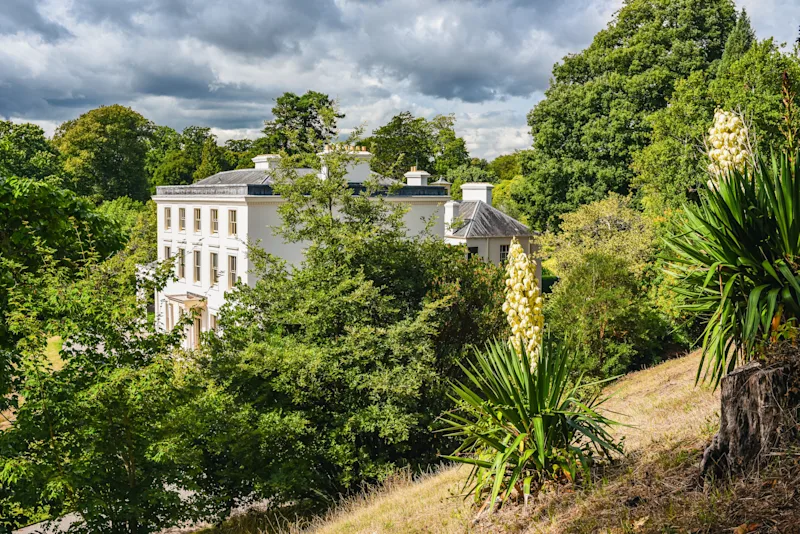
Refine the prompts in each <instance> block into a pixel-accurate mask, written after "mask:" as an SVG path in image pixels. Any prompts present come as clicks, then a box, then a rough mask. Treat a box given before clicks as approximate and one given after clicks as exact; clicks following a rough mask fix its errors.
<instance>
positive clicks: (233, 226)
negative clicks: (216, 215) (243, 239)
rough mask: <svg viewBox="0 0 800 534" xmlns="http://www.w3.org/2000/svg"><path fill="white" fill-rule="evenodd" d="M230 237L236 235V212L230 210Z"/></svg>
mask: <svg viewBox="0 0 800 534" xmlns="http://www.w3.org/2000/svg"><path fill="white" fill-rule="evenodd" d="M228 235H236V210H228Z"/></svg>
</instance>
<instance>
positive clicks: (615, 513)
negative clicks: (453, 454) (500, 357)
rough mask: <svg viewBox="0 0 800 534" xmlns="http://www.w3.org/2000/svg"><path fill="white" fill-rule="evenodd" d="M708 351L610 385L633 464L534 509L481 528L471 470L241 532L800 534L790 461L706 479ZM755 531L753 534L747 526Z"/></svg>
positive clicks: (711, 423) (713, 414) (710, 405)
mask: <svg viewBox="0 0 800 534" xmlns="http://www.w3.org/2000/svg"><path fill="white" fill-rule="evenodd" d="M698 363H699V354H697V353H694V354H691V355H689V356H686V357H683V358H678V359H675V360H670V361H668V362H666V363H664V364H661V365H659V366H656V367H653V368H652V369H647V370H644V371H640V372H637V373H632V374H630V375H628V376H626V377H624V378H623V379H622V380H620V381H618V382H617V383H615V384H613V385H612V386H610V387H609V388H608V389H607V390H606V393H608V394H609V395H611V396H612V397H611V399H610V400H609V402H608V403H607V404H606V409H607V410H609V411H612V412H614V418H615V419H616V420H618V421H620V422H621V423H624V424H625V425H628V426H621V427H618V428H617V436H618V437H624V439H625V448H626V456H625V458H622V459H620V461H618V462H617V463H616V464H615V465H610V466H606V467H605V468H603V469H602V470H597V471H596V472H595V473H594V477H593V479H592V480H591V481H589V482H588V483H586V484H584V485H583V486H575V487H565V486H561V487H555V488H552V489H551V490H549V491H548V492H546V493H542V494H540V495H539V496H538V497H537V499H536V501H535V502H534V503H533V504H531V505H529V506H528V507H524V506H516V505H511V506H506V507H505V508H504V509H502V510H501V511H500V512H498V513H496V514H494V515H492V516H488V517H483V518H480V519H479V520H478V521H476V520H475V510H474V509H473V508H472V507H471V506H470V504H471V500H466V501H465V500H464V499H462V498H454V497H453V496H454V495H456V494H457V493H458V492H459V491H460V489H461V484H463V480H464V476H465V475H466V469H465V468H461V469H459V468H453V467H450V468H444V469H443V470H442V471H441V472H439V473H438V474H434V475H429V476H425V477H422V478H421V479H419V480H416V481H414V480H411V479H410V478H409V477H405V478H402V477H401V478H400V479H398V480H394V481H390V482H389V483H388V484H387V485H385V486H384V487H382V488H379V489H377V490H375V491H372V492H367V493H365V494H364V495H361V496H360V497H358V498H356V499H351V500H350V501H348V502H347V503H344V504H342V505H341V506H340V508H339V509H338V510H336V511H334V512H332V513H331V514H329V515H328V516H326V517H324V518H319V519H318V520H316V521H315V522H313V523H312V524H311V526H310V527H309V526H307V527H306V528H305V529H301V528H300V526H299V524H297V523H294V524H290V525H288V527H287V526H284V528H280V529H275V528H268V527H258V528H253V527H249V528H248V527H247V526H245V525H244V524H243V523H242V524H241V526H242V528H237V529H232V530H223V531H220V532H226V533H230V534H234V533H236V534H239V533H241V534H244V533H253V534H256V533H264V532H277V531H284V532H285V531H288V532H300V531H304V532H312V533H315V534H359V533H363V534H373V533H374V534H383V533H390V532H392V533H448V534H449V533H473V532H475V533H495V532H503V533H526V534H532V533H537V534H539V533H541V534H545V533H546V534H567V533H578V534H589V533H614V534H627V533H653V534H655V533H659V534H669V533H692V534H701V533H703V534H706V533H708V534H711V533H722V532H727V533H731V532H734V533H737V534H738V533H744V532H756V533H766V532H774V533H781V534H787V533H789V534H790V533H795V532H796V533H800V465H799V464H798V459H800V456H798V455H794V456H793V455H789V454H787V455H786V456H784V457H783V458H782V459H780V460H779V461H776V462H775V463H774V464H773V465H772V466H771V467H770V468H769V469H767V470H765V471H763V472H761V473H752V474H750V475H749V476H747V477H744V478H743V479H741V480H739V481H733V482H725V481H719V482H713V481H712V482H708V483H705V484H702V483H701V481H700V480H699V479H698V464H699V459H700V456H701V454H702V450H703V448H704V447H705V445H706V443H707V441H708V440H709V439H710V437H711V436H712V435H713V433H714V432H716V429H717V425H718V420H719V414H718V409H719V396H718V394H716V393H714V392H712V391H711V390H710V389H709V388H708V387H707V386H702V385H701V386H698V387H695V386H694V377H695V373H696V371H697V365H698ZM743 525H744V526H746V527H748V528H750V529H751V530H747V529H741V530H736V529H737V528H738V527H741V526H743Z"/></svg>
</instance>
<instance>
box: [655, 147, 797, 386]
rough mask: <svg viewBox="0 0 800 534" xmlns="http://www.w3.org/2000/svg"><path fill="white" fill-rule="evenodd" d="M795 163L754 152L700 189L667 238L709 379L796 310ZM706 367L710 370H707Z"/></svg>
mask: <svg viewBox="0 0 800 534" xmlns="http://www.w3.org/2000/svg"><path fill="white" fill-rule="evenodd" d="M798 173H800V162H798V156H797V155H795V156H793V157H790V156H788V155H787V154H783V155H781V156H780V157H776V158H773V159H772V161H771V162H768V161H766V160H765V159H764V158H761V157H759V158H758V160H757V163H756V165H755V168H754V169H747V168H746V169H744V170H738V169H737V170H734V171H733V172H731V173H730V174H728V175H727V177H725V178H723V179H721V180H720V182H719V185H718V186H717V187H715V188H710V189H708V190H706V191H705V192H704V193H703V194H702V195H701V202H700V204H699V205H696V206H695V205H690V206H686V207H685V208H684V215H685V216H684V217H683V218H682V219H681V221H680V222H679V224H678V225H677V227H676V228H675V230H674V233H673V235H672V236H671V238H670V239H669V240H668V244H669V246H670V248H671V251H672V254H671V256H670V258H669V260H670V264H669V266H668V268H669V270H670V272H671V274H672V275H673V276H675V278H676V279H677V287H676V290H677V291H678V292H679V293H680V294H681V295H682V296H683V297H685V299H686V302H687V304H685V307H686V309H687V310H689V311H691V312H694V313H696V314H698V315H699V316H700V317H701V319H702V321H703V322H704V323H705V329H704V332H703V337H702V339H703V361H702V362H701V369H698V379H699V378H700V373H701V371H702V367H703V365H706V364H707V369H706V376H707V377H708V378H710V379H711V380H712V381H713V382H714V384H715V385H716V384H718V383H719V380H720V379H721V378H722V377H723V376H724V375H725V374H726V373H729V372H730V371H732V370H733V369H734V368H735V367H736V365H737V364H738V363H744V362H746V361H748V360H750V359H752V358H754V357H756V356H758V355H759V354H760V353H761V352H762V350H763V347H764V345H765V344H766V343H768V342H769V341H771V339H772V338H775V337H777V336H778V335H779V334H780V333H781V331H782V330H784V329H785V328H786V327H787V325H795V326H796V325H797V319H798V317H799V316H800V268H798V256H800V177H798ZM709 373H710V375H709Z"/></svg>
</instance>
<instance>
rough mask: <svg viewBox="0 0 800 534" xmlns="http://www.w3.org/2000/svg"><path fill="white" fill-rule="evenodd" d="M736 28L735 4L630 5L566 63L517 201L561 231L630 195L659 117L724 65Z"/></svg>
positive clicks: (541, 115)
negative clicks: (698, 75)
mask: <svg viewBox="0 0 800 534" xmlns="http://www.w3.org/2000/svg"><path fill="white" fill-rule="evenodd" d="M735 22H736V11H735V8H734V5H733V2H732V1H731V0H711V1H709V0H628V1H627V2H625V4H624V6H623V7H622V9H620V10H619V12H618V13H617V15H616V16H615V17H614V20H612V22H611V23H610V24H609V25H608V27H607V28H606V29H604V30H602V31H600V32H599V33H598V34H597V35H596V36H595V38H594V40H593V41H592V44H591V45H590V46H589V47H588V48H587V49H586V50H584V51H582V52H580V53H577V54H572V55H569V56H567V57H566V58H564V60H563V61H562V62H561V63H560V64H557V65H556V66H555V67H554V68H553V79H552V82H551V85H550V87H549V89H548V90H547V91H546V93H545V99H544V100H542V101H541V102H540V103H539V104H537V106H536V107H535V108H534V109H533V110H532V111H531V112H530V114H529V115H528V123H529V125H530V127H531V133H532V135H533V148H534V149H533V150H532V151H530V152H525V153H523V156H522V161H521V164H522V167H523V171H524V173H525V176H526V185H527V187H525V188H524V189H523V190H522V191H520V192H519V194H518V195H516V198H515V199H516V200H517V202H519V203H520V204H521V205H522V206H523V209H524V210H525V212H526V214H527V216H528V220H529V222H530V223H531V224H532V225H533V226H534V227H535V228H538V229H543V228H546V227H552V226H557V224H558V216H559V215H560V214H561V213H565V212H567V211H572V210H573V209H575V208H576V207H577V206H578V205H580V204H585V203H588V202H591V201H593V200H598V199H600V198H603V197H605V196H606V194H607V193H608V192H609V191H613V192H617V193H622V194H624V193H626V192H627V191H628V189H629V186H630V183H631V180H632V178H633V174H634V173H633V170H632V169H631V163H632V161H633V158H634V156H635V154H636V153H637V152H638V151H640V150H641V149H642V148H643V147H644V146H646V145H647V144H648V142H649V139H650V133H651V126H650V124H649V120H648V119H649V117H650V115H651V114H652V113H653V112H655V111H657V110H659V109H662V108H664V107H665V106H666V105H667V101H668V100H669V98H670V96H671V95H672V93H673V91H674V87H675V83H676V82H677V81H678V80H680V79H682V78H685V77H686V76H688V75H689V74H691V73H692V72H694V71H697V70H704V69H707V68H708V67H709V66H710V65H712V64H714V63H715V62H717V61H718V60H719V59H720V58H721V57H722V52H723V48H724V44H725V41H726V39H727V38H728V35H729V34H730V32H731V30H732V29H733V26H734V24H735Z"/></svg>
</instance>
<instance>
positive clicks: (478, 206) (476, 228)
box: [449, 201, 534, 238]
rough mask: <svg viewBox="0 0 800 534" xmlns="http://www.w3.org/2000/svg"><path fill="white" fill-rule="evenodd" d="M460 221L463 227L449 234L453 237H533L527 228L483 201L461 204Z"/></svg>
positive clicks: (459, 209)
mask: <svg viewBox="0 0 800 534" xmlns="http://www.w3.org/2000/svg"><path fill="white" fill-rule="evenodd" d="M458 219H459V220H461V221H463V225H462V226H461V227H460V228H458V229H455V230H452V231H451V233H450V234H449V235H450V236H453V237H464V238H469V237H512V236H530V235H533V234H534V232H532V231H531V230H530V229H529V228H528V227H527V226H525V225H524V224H522V223H521V222H519V221H518V220H516V219H515V218H513V217H509V216H508V215H506V214H505V213H503V212H502V211H500V210H499V209H497V208H494V207H492V206H490V205H489V204H487V203H486V202H481V201H468V202H461V203H460V204H459V206H458Z"/></svg>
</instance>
